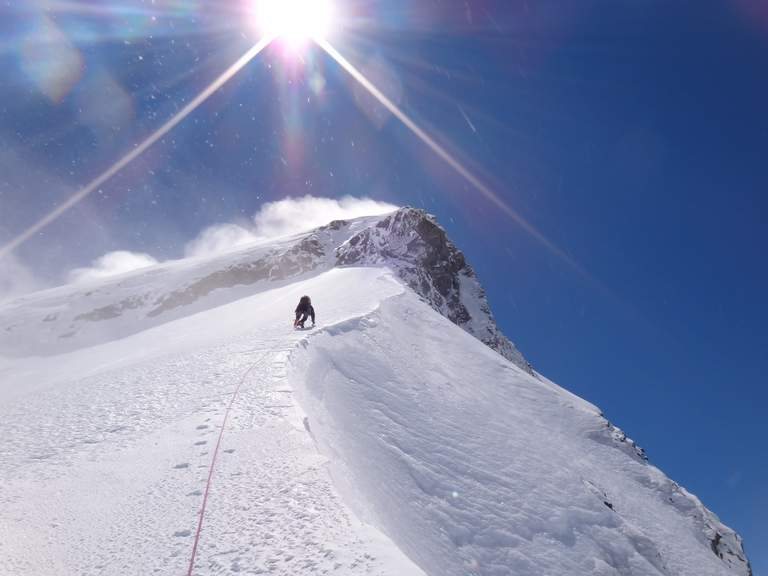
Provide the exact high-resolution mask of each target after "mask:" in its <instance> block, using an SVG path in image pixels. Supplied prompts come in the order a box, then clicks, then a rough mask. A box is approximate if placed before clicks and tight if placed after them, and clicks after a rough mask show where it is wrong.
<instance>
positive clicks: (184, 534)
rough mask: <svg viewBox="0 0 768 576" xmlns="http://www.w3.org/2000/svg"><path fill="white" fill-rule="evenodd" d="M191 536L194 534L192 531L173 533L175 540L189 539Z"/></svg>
mask: <svg viewBox="0 0 768 576" xmlns="http://www.w3.org/2000/svg"><path fill="white" fill-rule="evenodd" d="M191 535H192V532H191V531H190V530H179V531H178V532H174V533H173V536H174V538H188V537H189V536H191Z"/></svg>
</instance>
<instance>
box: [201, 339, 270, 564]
mask: <svg viewBox="0 0 768 576" xmlns="http://www.w3.org/2000/svg"><path fill="white" fill-rule="evenodd" d="M266 356H267V354H266V353H265V354H264V355H263V356H262V357H261V358H259V359H258V360H257V361H256V362H254V363H253V364H251V366H250V367H249V368H248V370H246V371H245V373H244V374H243V377H242V378H240V381H239V382H238V383H237V387H236V388H235V391H234V392H232V397H231V398H230V399H229V404H228V405H227V410H226V411H225V412H224V420H223V421H222V423H221V429H220V430H219V438H218V440H216V448H214V450H213V456H212V457H211V466H210V468H209V469H208V480H207V481H206V483H205V493H204V494H203V504H202V506H201V507H200V519H199V520H198V522H197V531H196V532H195V543H194V545H193V546H192V557H191V558H190V559H189V570H187V576H192V570H194V568H195V559H196V558H197V546H198V544H199V543H200V534H201V533H202V531H203V519H204V518H205V507H206V506H207V504H208V493H209V492H210V490H211V480H212V479H213V469H214V467H215V466H216V458H217V457H218V455H219V447H220V446H221V439H222V437H223V436H224V429H225V428H226V427H227V420H228V419H229V413H230V411H231V410H232V406H233V405H234V403H235V400H236V399H237V395H238V393H239V392H240V388H242V386H243V384H244V383H245V381H246V379H247V378H248V376H249V375H250V374H251V372H253V370H254V369H255V368H256V366H258V365H259V364H260V363H261V362H262V360H264V358H266Z"/></svg>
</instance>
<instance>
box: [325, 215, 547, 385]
mask: <svg viewBox="0 0 768 576" xmlns="http://www.w3.org/2000/svg"><path fill="white" fill-rule="evenodd" d="M336 255H337V258H338V262H339V264H341V265H347V266H348V265H355V266H371V265H373V266H382V265H384V266H389V267H391V268H393V269H394V271H395V272H396V273H397V275H398V276H399V277H400V278H402V279H403V280H404V281H405V283H406V284H407V285H408V286H409V287H410V288H411V289H413V290H414V291H415V292H416V293H417V294H419V295H420V296H421V297H422V298H424V299H425V300H426V302H427V303H429V305H430V306H432V308H434V309H435V310H437V311H438V312H439V313H440V314H442V315H443V316H445V317H446V318H448V319H449V320H450V321H451V322H453V323H454V324H456V325H457V326H460V327H461V328H463V329H464V330H466V331H467V332H469V333H470V334H472V335H473V336H475V337H476V338H478V339H479V340H480V341H481V342H483V343H484V344H486V345H487V346H489V347H490V348H492V349H493V350H496V351H497V352H498V353H499V354H501V355H502V356H504V357H505V358H506V359H507V360H511V361H512V362H514V363H515V364H516V365H517V366H519V367H520V368H522V369H524V370H526V371H527V372H528V373H530V374H533V371H532V368H531V366H530V364H529V363H528V361H527V360H526V359H525V358H524V357H523V355H522V354H521V353H520V351H519V350H517V348H515V345H514V344H512V342H510V341H509V340H508V339H507V338H506V337H505V336H504V335H503V334H502V333H501V331H500V330H499V328H498V326H497V325H496V321H495V320H494V318H493V314H492V313H491V308H490V306H489V305H488V300H487V299H486V296H485V291H484V290H483V288H482V287H481V286H480V282H479V281H478V280H477V276H476V275H475V272H474V270H473V269H472V267H471V266H470V265H469V264H468V263H467V261H466V259H465V257H464V254H463V253H462V252H461V251H460V250H459V249H458V248H456V246H455V245H454V244H453V242H451V241H450V240H449V239H448V236H447V235H446V233H445V230H444V229H443V228H441V227H440V225H438V224H437V222H436V221H435V218H434V216H432V215H430V214H427V213H426V212H424V211H423V210H417V209H414V208H402V209H400V210H398V211H397V212H395V213H394V214H391V215H389V216H387V217H386V218H384V219H382V220H381V221H380V222H378V223H377V224H376V225H375V226H370V227H367V228H365V229H363V230H362V231H360V232H358V233H357V234H355V235H354V236H352V237H351V238H350V239H349V240H347V241H346V242H345V243H344V244H343V245H342V246H341V247H339V249H338V250H337V251H336Z"/></svg>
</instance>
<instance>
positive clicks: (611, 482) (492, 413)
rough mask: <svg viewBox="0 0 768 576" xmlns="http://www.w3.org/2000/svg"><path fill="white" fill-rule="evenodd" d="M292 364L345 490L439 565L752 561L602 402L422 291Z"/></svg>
mask: <svg viewBox="0 0 768 576" xmlns="http://www.w3.org/2000/svg"><path fill="white" fill-rule="evenodd" d="M414 325H417V326H418V327H419V328H418V330H414V328H413V326H414ZM290 364H291V371H290V372H289V381H290V382H292V383H293V388H294V389H295V391H296V393H297V395H298V399H299V402H300V404H301V406H302V407H303V408H304V410H305V411H306V413H307V422H308V425H307V427H308V429H310V430H311V431H312V435H313V438H314V440H315V442H316V443H317V446H318V449H319V450H320V452H321V453H323V454H325V455H326V456H327V457H328V458H329V460H330V465H331V472H332V474H333V477H334V480H335V481H336V485H337V487H338V488H339V490H340V492H341V494H342V497H343V498H344V500H345V501H346V502H347V503H349V504H350V505H351V506H352V508H353V510H355V512H356V514H357V515H358V516H359V517H360V518H361V519H363V521H365V522H367V523H370V524H372V525H374V526H377V527H378V528H379V529H381V530H382V531H383V532H384V533H385V534H387V535H388V536H389V537H390V538H391V539H392V540H393V541H394V542H395V543H396V544H397V545H398V546H399V547H400V548H401V549H402V550H403V551H404V552H405V553H406V554H407V555H408V556H409V557H410V558H411V559H413V560H414V561H415V562H416V563H417V564H418V565H419V566H420V567H421V568H422V569H423V570H424V572H425V573H427V574H429V575H434V576H467V575H472V576H501V575H510V576H511V575H515V576H540V575H542V574H553V575H555V574H556V575H598V576H608V575H611V576H617V575H618V576H646V575H647V576H659V575H663V576H726V575H730V576H734V575H739V576H747V575H749V574H750V567H749V564H748V562H747V560H746V556H745V555H744V551H743V549H742V544H741V540H740V538H739V537H738V535H737V534H736V533H735V532H733V531H732V530H731V529H729V528H728V527H726V526H724V525H723V524H721V523H720V522H719V520H718V519H717V517H716V516H715V515H714V514H712V513H711V512H709V511H708V510H707V509H706V508H704V506H703V505H702V504H701V502H700V501H699V500H698V499H697V498H695V497H694V496H692V495H690V494H689V493H688V492H686V491H685V490H684V489H682V488H681V487H680V486H678V485H677V484H676V483H674V482H673V481H671V480H669V479H668V478H667V477H666V476H665V475H664V474H663V473H662V472H661V471H659V470H658V469H657V468H655V467H653V466H651V465H650V464H648V462H647V461H646V460H644V459H643V458H639V457H638V456H637V454H636V453H635V451H634V449H632V448H631V447H630V449H628V450H624V449H622V443H621V442H616V441H613V440H611V435H612V434H613V430H616V429H614V428H613V427H610V426H608V427H607V426H606V421H605V419H604V418H603V417H602V416H601V414H600V412H599V410H598V409H597V408H595V407H594V406H592V405H591V404H589V403H587V402H585V401H583V400H581V399H579V398H577V397H576V396H574V395H572V394H570V393H568V392H566V391H564V390H563V389H561V388H559V387H558V386H556V385H555V384H553V383H551V382H549V381H547V380H545V379H539V378H535V377H532V376H531V375H530V374H528V373H526V372H524V371H522V370H519V369H518V368H517V367H515V366H513V365H512V364H511V363H509V362H506V361H505V360H504V359H502V358H500V357H499V356H497V355H495V354H494V353H493V352H491V351H490V350H488V348H486V347H483V346H481V345H480V344H479V343H478V342H477V341H476V340H474V339H472V338H470V337H469V336H468V335H467V334H465V333H463V332H461V331H460V330H458V329H457V328H455V327H454V326H452V325H451V324H450V323H448V322H447V321H446V320H445V319H444V318H442V317H440V316H438V315H436V314H434V312H432V310H430V308H429V307H427V306H426V305H425V303H423V302H422V301H419V300H418V299H416V298H415V297H414V295H413V294H412V293H408V292H406V293H404V294H401V295H399V296H394V297H392V298H389V299H387V300H385V301H383V303H382V304H381V306H380V308H379V309H378V310H377V311H376V312H374V313H371V314H368V315H367V316H365V317H363V318H360V319H357V320H349V321H347V322H345V323H342V324H338V325H335V326H333V327H331V328H329V329H327V330H324V331H323V332H321V333H319V334H316V335H313V336H312V337H311V338H310V340H309V341H308V342H305V343H304V346H302V347H300V348H299V349H297V351H295V352H294V353H293V355H292V359H291V361H290Z"/></svg>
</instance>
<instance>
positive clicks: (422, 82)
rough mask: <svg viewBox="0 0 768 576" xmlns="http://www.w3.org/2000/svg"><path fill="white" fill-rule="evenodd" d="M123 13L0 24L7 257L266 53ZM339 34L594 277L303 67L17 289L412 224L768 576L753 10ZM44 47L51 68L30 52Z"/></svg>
mask: <svg viewBox="0 0 768 576" xmlns="http://www.w3.org/2000/svg"><path fill="white" fill-rule="evenodd" d="M88 4H89V3H85V5H88ZM90 4H91V5H92V6H98V5H101V4H103V3H98V2H96V3H90ZM111 5H112V6H111V7H110V8H105V9H102V10H100V11H90V12H89V11H86V12H82V11H81V12H79V13H78V12H56V13H52V14H49V15H48V16H47V19H46V17H44V16H43V15H42V12H40V11H39V10H37V9H35V7H34V6H35V4H34V3H25V4H24V6H22V7H20V8H14V7H12V6H9V5H7V4H4V5H2V6H0V39H2V40H1V41H0V73H2V77H3V82H2V83H0V244H3V243H5V242H7V241H9V240H10V239H12V238H13V237H15V236H16V235H18V234H19V233H21V232H22V231H23V230H24V229H26V228H27V227H28V226H30V225H31V224H32V223H34V222H35V221H36V220H37V219H38V218H39V217H41V216H42V215H44V214H45V213H46V212H48V211H50V210H51V209H52V208H53V207H54V206H55V205H57V203H60V202H61V201H62V199H63V198H65V197H66V196H67V195H68V194H70V193H72V192H73V191H74V190H76V189H77V188H78V187H79V186H81V185H83V184H84V183H86V182H88V181H89V180H90V179H91V178H93V177H94V176H96V175H97V174H98V173H99V172H100V171H102V170H103V169H104V168H106V167H107V166H108V165H109V164H110V163H111V162H113V161H114V160H116V159H117V158H118V157H120V156H121V155H122V154H124V153H125V151H127V150H129V149H130V148H131V146H132V145H133V144H134V143H135V142H136V141H138V140H139V139H140V138H141V137H142V136H146V135H147V134H148V133H149V132H150V131H151V130H153V129H154V128H156V127H157V126H159V125H160V124H161V123H162V122H163V121H164V120H165V119H167V118H168V117H170V116H171V115H172V114H173V113H175V112H176V111H177V110H178V109H179V107H180V106H181V105H183V103H184V102H187V101H189V100H190V99H191V98H192V97H194V95H195V94H197V93H198V92H199V91H200V90H201V89H202V88H203V87H204V86H205V85H206V84H207V83H208V82H210V81H211V80H212V79H213V77H214V76H216V75H217V74H218V73H219V72H220V71H222V70H223V69H224V68H226V67H227V66H228V65H229V64H230V63H231V62H232V61H234V60H235V59H236V58H237V57H238V56H239V55H240V54H241V53H242V52H244V51H245V50H247V49H248V47H249V46H250V45H251V44H252V43H253V41H254V37H255V36H254V35H255V31H254V29H253V26H252V25H250V24H249V23H248V22H247V21H246V20H247V19H244V18H243V17H242V16H243V12H242V10H243V7H242V6H241V5H240V3H239V2H231V3H228V4H226V6H224V5H222V3H202V2H157V3H156V4H154V5H151V4H150V3H143V2H139V1H135V2H127V1H124V2H115V3H111ZM348 9H349V13H351V14H353V15H354V18H351V20H352V25H351V26H350V28H351V29H350V30H347V32H346V33H345V34H343V35H342V36H341V37H340V38H339V40H338V48H339V49H340V50H342V51H343V52H344V54H345V55H346V56H347V57H348V58H349V59H350V60H351V61H353V63H354V64H355V65H357V66H358V67H359V68H360V69H361V70H363V71H364V72H365V73H367V74H369V75H370V76H371V78H375V79H376V80H377V81H378V82H380V83H381V85H382V88H383V89H384V90H385V92H387V94H389V95H390V96H391V97H392V98H393V99H395V100H396V101H397V102H398V103H399V104H400V105H401V106H402V108H403V109H404V110H406V111H407V112H408V113H409V114H410V115H411V116H413V118H415V119H416V120H417V121H418V122H419V123H421V124H422V125H423V126H424V127H425V128H427V129H428V130H429V131H430V132H431V133H433V134H434V135H435V137H436V138H437V139H438V140H439V141H440V142H442V143H443V144H445V145H446V147H447V148H448V149H449V150H450V151H451V152H452V153H454V154H455V155H456V157H457V158H459V159H460V160H461V162H463V163H464V164H465V165H466V166H468V167H469V168H470V169H471V170H473V171H474V172H475V173H476V174H478V175H479V176H480V177H481V179H483V181H484V182H486V183H487V184H488V185H489V186H490V187H491V188H492V189H493V190H494V191H495V192H496V193H497V194H498V195H499V197H501V198H502V199H503V201H504V202H505V203H506V204H507V205H509V206H511V207H513V208H514V209H515V210H516V211H517V212H518V213H519V214H521V215H522V216H523V217H524V218H525V219H526V220H527V221H529V222H530V223H531V224H533V225H534V226H535V227H536V228H538V229H539V230H540V231H541V232H542V233H543V234H544V235H545V236H546V237H547V238H549V239H550V240H551V241H552V242H553V243H554V244H556V245H557V246H558V247H560V248H561V249H562V250H564V251H565V252H567V254H569V255H570V257H571V258H572V259H573V260H575V261H576V262H578V263H579V265H580V266H581V267H582V268H583V269H584V270H585V271H586V274H582V273H579V272H578V271H576V270H575V269H574V268H573V267H572V266H570V265H569V264H567V263H566V262H565V261H564V260H563V259H561V258H558V257H557V256H555V255H554V254H553V253H552V252H551V251H549V250H547V249H546V248H545V247H544V246H543V245H542V244H541V243H540V242H538V241H537V240H535V239H534V238H533V237H532V236H531V235H530V234H528V233H526V232H525V231H524V230H523V229H522V228H521V227H520V226H518V225H517V224H515V223H514V222H513V221H512V220H510V219H509V218H508V217H507V216H506V215H505V214H504V213H503V212H502V211H500V210H499V209H498V208H497V207H495V206H494V205H493V204H491V203H489V202H488V201H487V200H485V199H484V198H483V197H482V195H480V194H478V193H477V192H476V191H475V190H473V188H472V187H471V186H470V185H468V184H466V183H465V182H464V181H462V180H461V178H459V177H458V176H457V175H456V174H455V172H453V171H452V170H451V169H450V168H449V167H448V166H446V165H445V164H444V163H442V162H441V161H440V160H438V159H437V158H436V157H435V156H434V154H433V153H432V152H431V151H429V150H428V149H427V148H426V147H425V146H424V145H423V144H422V143H420V142H419V141H418V140H417V139H415V138H414V137H413V135H412V134H411V133H410V132H409V131H408V130H407V129H405V128H404V127H403V126H401V125H399V124H398V123H397V122H396V121H394V119H392V118H391V117H388V116H387V115H386V114H383V111H382V110H381V109H380V108H377V107H376V106H375V105H374V104H373V102H372V101H371V99H370V97H368V96H366V95H365V94H364V93H363V92H361V91H360V90H359V89H358V88H356V87H355V85H354V83H353V82H352V81H351V80H350V79H349V78H348V76H347V75H346V74H344V73H343V72H342V71H341V70H340V69H339V68H338V66H336V65H335V63H334V62H333V61H331V60H330V59H329V58H328V57H327V56H325V55H323V54H322V53H321V52H320V51H319V50H313V51H310V52H308V53H307V54H306V55H305V58H304V60H303V61H298V60H296V59H287V58H285V57H284V56H282V55H281V53H280V51H279V50H278V49H268V50H267V51H266V52H265V53H263V54H262V55H261V56H260V57H259V58H257V59H256V60H255V61H253V62H252V63H251V64H250V65H249V66H248V67H247V68H246V69H245V70H244V71H243V72H242V73H240V74H239V75H238V76H237V77H236V78H235V79H233V80H232V81H231V82H230V83H229V84H228V85H227V86H225V87H224V88H223V89H222V90H221V91H220V92H218V93H217V94H216V95H215V96H214V97H213V98H212V99H211V100H209V101H208V102H207V103H206V104H204V105H203V106H202V107H201V108H200V109H198V110H197V111H196V112H195V113H194V115H193V116H191V117H190V118H189V119H188V120H187V121H186V122H184V123H183V124H182V125H181V126H179V127H178V128H177V129H176V130H175V131H174V132H173V133H172V134H170V135H169V136H168V137H166V138H165V139H164V140H163V141H162V142H161V143H159V144H158V145H157V146H156V147H154V148H153V149H152V150H151V151H150V152H148V153H147V154H146V155H145V156H143V157H142V158H140V159H139V160H138V161H137V162H136V163H134V164H133V165H131V166H130V167H128V168H127V169H126V170H125V171H124V172H123V173H121V174H120V175H119V176H117V177H116V178H115V179H113V180H112V181H110V182H109V183H108V184H106V185H105V186H103V187H102V189H101V191H100V192H99V193H97V194H94V195H92V196H91V197H89V198H88V199H87V200H86V201H85V202H83V203H81V204H79V205H78V206H77V207H76V208H74V209H72V210H71V211H69V212H68V213H66V214H65V215H64V216H63V217H62V218H60V219H59V220H57V221H56V222H55V223H54V224H52V225H51V226H49V227H48V228H46V229H45V230H44V231H43V232H42V233H41V234H38V235H36V236H35V237H34V238H33V239H31V240H30V241H29V242H27V243H26V244H24V245H23V246H21V247H20V248H19V249H18V250H17V251H16V252H15V254H14V256H13V258H14V261H15V263H16V265H17V270H23V271H24V273H26V274H28V276H29V284H30V285H32V284H34V282H40V283H43V284H53V283H57V282H61V281H62V279H63V278H65V277H66V274H67V272H68V271H69V270H71V269H72V268H75V267H78V266H83V265H87V264H88V263H89V262H91V261H92V260H94V259H95V258H97V257H99V256H101V255H103V254H104V253H106V252H110V251H112V250H118V249H125V250H132V251H138V252H147V253H149V254H151V255H153V256H154V257H156V258H158V259H165V258H174V257H179V256H181V254H182V253H183V247H184V245H185V244H186V243H187V242H189V241H190V240H191V239H192V238H194V237H195V236H196V235H197V234H198V233H199V232H200V231H201V230H202V229H203V228H205V227H206V226H209V225H212V224H215V223H221V222H233V221H234V222H237V221H247V220H248V219H249V218H250V217H251V216H252V215H253V214H254V213H255V212H257V211H258V209H259V207H260V206H261V205H262V204H263V203H264V202H266V201H274V200H278V199H281V198H283V197H285V196H286V195H289V196H302V195H304V194H313V195H316V196H328V197H340V196H343V195H346V194H352V195H356V196H368V197H371V198H375V199H378V200H384V201H388V202H393V203H396V204H410V205H414V206H418V207H423V208H425V209H427V210H429V211H430V212H432V213H434V214H436V215H437V216H438V218H439V220H440V221H441V222H442V223H443V224H444V226H445V227H446V228H447V229H448V231H449V234H450V235H451V237H452V238H453V239H454V240H455V241H456V243H457V244H458V245H459V246H460V247H462V248H463V249H464V250H465V251H466V253H467V255H468V257H469V260H470V262H472V263H473V265H474V266H475V267H476V269H477V271H478V274H479V276H480V278H481V280H482V282H483V284H484V285H485V287H486V288H487V291H488V295H489V298H490V300H491V305H492V307H493V310H494V312H495V314H496V316H497V318H498V320H499V323H500V324H501V326H502V328H503V329H504V330H505V332H506V333H507V334H508V335H509V336H510V337H511V339H512V340H513V341H515V342H516V343H517V344H518V346H519V347H520V349H521V350H522V351H523V352H524V353H525V354H526V355H527V357H528V358H529V359H530V360H531V362H532V363H533V364H534V365H535V366H536V367H537V368H538V369H539V370H540V371H541V372H543V373H544V374H546V375H547V376H549V377H550V378H552V379H553V380H555V381H557V382H558V383H560V384H561V385H563V386H565V387H567V388H569V389H571V390H573V391H574V392H576V393H578V394H579V395H581V396H583V397H585V398H587V399H588V400H590V401H592V402H594V403H595V404H597V405H598V406H600V407H601V408H602V409H603V410H604V412H605V413H606V416H607V417H608V418H609V419H611V420H612V421H613V422H614V423H616V424H617V425H619V426H620V427H622V428H623V429H624V430H625V431H626V432H627V433H628V434H629V435H630V436H631V437H633V438H634V439H635V440H636V441H637V442H638V443H639V444H640V445H642V446H643V447H645V448H646V450H647V451H648V454H649V456H650V458H651V461H652V462H653V463H654V464H656V465H657V466H659V467H661V468H662V469H663V470H664V471H665V472H667V473H668V474H669V475H670V476H671V477H672V478H674V479H675V480H677V481H678V482H680V483H681V484H682V485H684V486H685V487H686V488H688V489H689V490H690V491H692V492H693V493H695V494H697V495H698V496H699V497H700V498H701V499H702V500H703V501H704V503H705V504H706V505H707V506H708V507H710V508H711V509H712V510H714V511H715V512H716V513H717V514H718V515H720V517H721V518H722V519H723V521H725V522H726V523H727V524H729V525H731V526H732V527H734V528H735V529H736V530H738V531H739V532H740V533H741V534H742V535H743V537H744V538H745V542H746V546H747V552H748V554H749V555H750V558H751V560H752V561H753V564H754V568H755V573H756V574H758V575H766V574H768V556H766V551H765V548H766V547H765V546H764V543H765V542H768V490H766V487H768V448H766V445H768V442H766V441H768V434H767V433H766V431H765V427H764V425H763V417H764V413H765V407H766V403H767V401H768V391H766V377H765V375H764V371H763V368H764V363H765V358H766V357H768V354H767V349H768V337H766V334H765V327H766V325H768V306H767V305H766V301H765V297H766V294H768V266H766V264H765V263H766V255H765V251H766V247H768V232H766V228H767V225H768V199H766V194H765V191H766V190H768V164H767V163H766V161H765V157H766V152H768V74H766V68H765V62H766V61H768V10H767V9H766V8H765V7H764V5H762V3H761V2H760V1H759V0H723V1H720V2H714V1H709V0H697V1H695V2H694V1H677V2H671V1H667V2H661V1H655V0H648V1H645V2H637V1H629V0H626V1H625V0H583V1H580V2H566V1H565V0H562V1H555V0H552V1H541V2H522V1H521V2H516V1H511V0H505V1H493V0H484V1H479V0H478V1H469V2H465V1H463V0H461V1H460V0H456V1H445V2H440V3H437V2H435V3H431V2H424V3H419V5H418V6H414V3H412V2H406V1H405V0H401V1H389V2H373V1H367V2H364V1H361V0H357V1H355V2H349V6H348ZM41 35H42V37H45V38H47V39H48V40H47V42H55V43H56V44H55V45H56V47H57V50H55V51H51V50H48V51H45V50H43V51H42V52H41V51H39V50H37V51H36V50H35V46H36V39H39V38H40V37H41ZM51 38H53V40H51ZM62 47H63V48H62ZM51 53H55V54H56V57H55V59H53V60H51V58H52V57H51ZM18 274H19V276H20V275H21V272H18Z"/></svg>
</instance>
